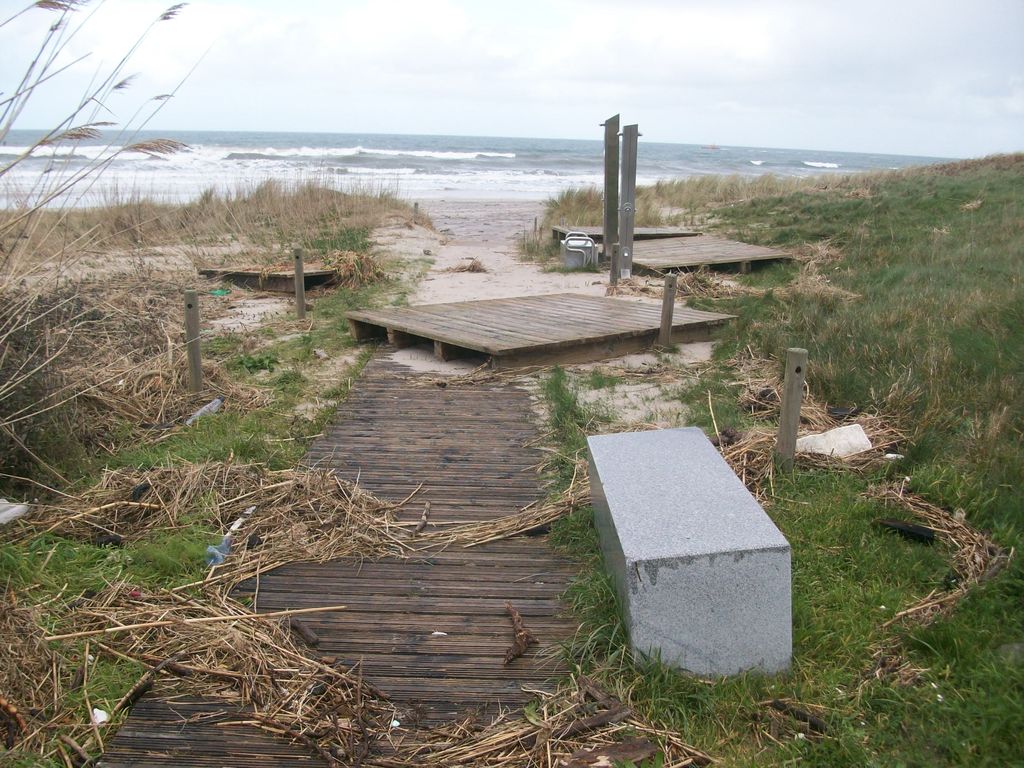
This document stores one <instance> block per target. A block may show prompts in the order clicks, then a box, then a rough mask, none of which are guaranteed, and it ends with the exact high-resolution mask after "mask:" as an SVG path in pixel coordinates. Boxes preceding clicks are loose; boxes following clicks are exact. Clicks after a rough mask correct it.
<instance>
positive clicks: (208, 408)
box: [185, 397, 224, 427]
mask: <svg viewBox="0 0 1024 768" xmlns="http://www.w3.org/2000/svg"><path fill="white" fill-rule="evenodd" d="M222 405H224V398H223V397H215V398H213V400H211V401H210V402H208V403H207V404H206V405H204V406H203V407H202V408H200V409H199V410H198V411H196V412H195V413H193V414H192V415H191V416H189V417H188V418H187V419H185V426H186V427H191V426H192V425H193V424H194V423H195V422H196V421H197V420H198V419H201V418H202V417H203V416H207V415H209V414H211V413H216V412H217V411H219V410H220V407H221V406H222Z"/></svg>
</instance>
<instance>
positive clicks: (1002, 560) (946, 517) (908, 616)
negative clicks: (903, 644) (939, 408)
mask: <svg viewBox="0 0 1024 768" xmlns="http://www.w3.org/2000/svg"><path fill="white" fill-rule="evenodd" d="M865 496H866V497H867V498H869V499H874V500H876V501H880V502H882V503H883V504H884V505H885V506H887V507H890V508H893V509H897V510H899V511H902V512H904V513H906V514H907V515H909V516H910V517H911V518H912V519H913V520H914V521H915V522H920V523H923V524H924V525H926V526H927V527H929V528H931V529H932V530H933V531H935V535H936V536H937V537H938V539H939V540H940V541H942V542H944V543H945V544H946V545H947V546H949V547H950V548H951V549H952V550H953V557H952V561H953V571H954V572H955V574H956V577H955V579H953V580H952V581H951V586H950V587H948V588H944V589H935V590H932V591H931V592H929V593H928V594H927V595H925V596H924V597H922V598H921V599H920V600H918V601H917V602H916V603H914V604H913V605H911V606H909V607H907V608H904V609H903V610H902V611H900V612H899V613H897V614H896V615H895V616H893V617H892V618H891V619H889V621H887V622H886V623H885V625H884V626H886V627H888V626H891V625H893V624H903V623H907V622H910V623H914V624H917V625H919V626H923V625H927V624H931V623H932V622H933V621H935V620H936V619H938V618H940V617H942V616H945V615H948V614H949V613H950V612H951V611H952V610H953V608H954V606H956V604H957V603H958V602H959V601H960V599H961V598H963V597H964V595H966V594H967V593H968V592H969V591H970V590H971V589H972V588H973V587H975V586H977V585H978V584H979V583H981V582H983V581H988V580H989V579H991V578H992V577H993V576H995V575H996V574H997V573H999V572H1000V571H1002V570H1003V568H1005V567H1006V566H1007V564H1008V563H1009V562H1010V558H1011V557H1012V556H1013V550H1012V549H1011V550H1009V551H1007V550H1005V549H1003V548H1002V547H1000V546H999V545H997V544H996V543H995V542H994V541H992V539H990V538H989V537H988V536H987V535H986V534H984V533H983V532H981V531H978V530H976V529H974V528H973V527H971V526H970V525H968V524H967V522H966V520H965V519H964V515H963V513H962V512H961V513H959V514H957V513H950V512H948V511H946V510H944V509H942V508H941V507H938V506H936V505H934V504H931V503H930V502H928V501H925V499H923V498H922V497H920V496H918V495H917V494H915V493H910V492H908V491H907V490H906V489H905V488H904V486H903V485H902V484H897V485H887V486H880V487H875V488H872V489H870V490H869V491H868V492H867V493H866V494H865Z"/></svg>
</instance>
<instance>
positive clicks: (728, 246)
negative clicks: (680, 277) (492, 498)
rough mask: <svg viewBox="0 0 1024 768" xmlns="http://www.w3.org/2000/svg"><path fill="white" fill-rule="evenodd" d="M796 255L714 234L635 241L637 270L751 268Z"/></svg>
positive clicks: (634, 268)
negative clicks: (753, 265)
mask: <svg viewBox="0 0 1024 768" xmlns="http://www.w3.org/2000/svg"><path fill="white" fill-rule="evenodd" d="M789 258H792V257H791V256H790V255H789V254H788V253H786V252H785V251H780V250H778V249H776V248H766V247H764V246H763V245H751V244H750V243H741V242H739V241H738V240H727V239H726V238H724V237H716V236H714V235H702V236H701V237H673V238H666V239H661V240H644V241H641V242H636V243H634V244H633V271H639V270H641V269H645V270H648V271H651V272H665V271H666V270H671V269H685V268H689V267H704V266H721V265H726V264H738V265H740V268H741V269H742V270H743V271H748V270H749V268H750V264H751V262H754V261H768V260H775V259H789Z"/></svg>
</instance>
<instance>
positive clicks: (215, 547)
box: [206, 535, 231, 565]
mask: <svg viewBox="0 0 1024 768" xmlns="http://www.w3.org/2000/svg"><path fill="white" fill-rule="evenodd" d="M229 554H231V537H230V536H227V535H225V536H224V538H223V539H221V540H220V544H211V545H210V546H208V547H207V548H206V564H207V565H220V564H221V563H223V562H224V559H225V558H226V557H227V556H228V555H229Z"/></svg>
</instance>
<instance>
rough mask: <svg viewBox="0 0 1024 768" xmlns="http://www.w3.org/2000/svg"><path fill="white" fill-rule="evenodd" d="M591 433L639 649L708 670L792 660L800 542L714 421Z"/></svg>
mask: <svg viewBox="0 0 1024 768" xmlns="http://www.w3.org/2000/svg"><path fill="white" fill-rule="evenodd" d="M587 444H588V448H589V461H590V487H591V495H592V501H593V505H594V519H595V522H596V524H597V528H598V531H599V532H600V536H601V548H602V550H603V552H604V558H605V565H606V567H607V568H608V569H609V570H610V572H611V574H612V577H613V579H614V581H615V586H616V589H617V591H618V594H619V597H620V600H621V603H622V607H623V611H624V612H625V620H626V624H627V628H628V630H629V634H630V640H631V642H632V645H633V647H634V649H636V650H637V651H639V652H641V653H644V654H648V655H658V656H660V658H661V660H662V661H664V662H665V663H667V664H671V665H673V666H676V667H679V668H681V669H685V670H688V671H690V672H693V673H695V674H698V675H703V676H717V675H732V674H737V673H739V672H743V671H745V670H760V671H764V672H779V671H782V670H785V669H787V668H788V667H789V662H790V656H791V654H792V605H791V598H790V582H791V575H790V547H789V542H787V541H786V538H785V537H784V536H783V535H782V533H781V532H780V531H779V529H778V528H776V527H775V524H774V523H773V522H772V521H771V519H770V518H769V517H768V515H766V514H765V512H764V510H763V509H761V506H760V504H758V503H757V501H756V500H755V499H754V497H753V496H752V495H751V494H750V492H749V491H748V490H747V489H746V488H745V487H744V485H743V483H741V482H740V480H739V478H738V477H736V474H735V473H734V472H733V471H732V469H730V467H729V465H728V464H726V462H725V460H724V459H723V458H722V457H721V455H720V454H719V453H718V451H717V450H716V449H715V447H714V446H713V445H712V444H711V442H710V441H709V440H708V439H707V436H705V434H704V433H703V431H701V430H700V429H696V428H692V427H689V428H685V429H666V430H660V431H653V432H628V433H622V434H615V435H598V436H594V437H590V438H587Z"/></svg>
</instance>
